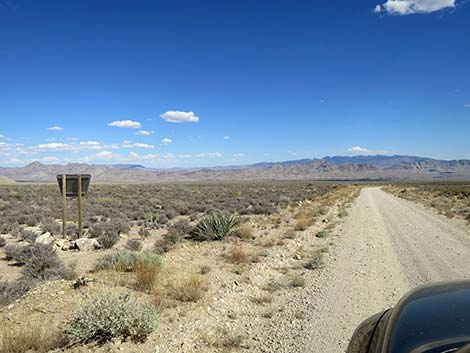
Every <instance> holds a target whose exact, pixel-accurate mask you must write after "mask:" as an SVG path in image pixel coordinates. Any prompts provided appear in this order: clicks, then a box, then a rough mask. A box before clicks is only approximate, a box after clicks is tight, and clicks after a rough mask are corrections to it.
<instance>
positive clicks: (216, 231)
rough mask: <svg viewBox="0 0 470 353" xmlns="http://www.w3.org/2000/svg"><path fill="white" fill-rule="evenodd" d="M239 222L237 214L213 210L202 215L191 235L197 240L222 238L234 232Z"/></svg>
mask: <svg viewBox="0 0 470 353" xmlns="http://www.w3.org/2000/svg"><path fill="white" fill-rule="evenodd" d="M239 224H240V219H239V218H238V216H236V215H233V214H229V213H226V212H215V213H213V214H211V215H208V216H205V217H203V218H202V219H201V220H200V221H199V222H198V224H196V226H195V227H194V229H193V231H192V235H193V237H194V239H196V240H199V241H203V240H222V239H224V238H225V237H227V236H229V235H232V234H235V233H236V232H237V230H238V227H239Z"/></svg>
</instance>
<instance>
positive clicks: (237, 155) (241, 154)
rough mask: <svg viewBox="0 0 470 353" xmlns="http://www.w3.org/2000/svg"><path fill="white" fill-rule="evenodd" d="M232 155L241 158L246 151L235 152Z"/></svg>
mask: <svg viewBox="0 0 470 353" xmlns="http://www.w3.org/2000/svg"><path fill="white" fill-rule="evenodd" d="M232 156H233V157H238V158H241V157H245V154H244V153H234V154H233V155H232Z"/></svg>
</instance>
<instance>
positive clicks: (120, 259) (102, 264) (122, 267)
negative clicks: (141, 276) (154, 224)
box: [94, 250, 162, 272]
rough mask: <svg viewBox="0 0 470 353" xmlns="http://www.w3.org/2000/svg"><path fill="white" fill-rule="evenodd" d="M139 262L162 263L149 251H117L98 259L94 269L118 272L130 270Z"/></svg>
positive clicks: (159, 264)
mask: <svg viewBox="0 0 470 353" xmlns="http://www.w3.org/2000/svg"><path fill="white" fill-rule="evenodd" d="M139 263H152V264H154V266H157V267H160V266H161V264H162V261H161V258H160V256H158V255H157V254H154V253H152V252H150V251H141V252H138V251H130V250H125V251H119V252H115V253H113V254H109V255H105V256H103V257H101V258H100V259H98V261H97V262H96V264H95V268H94V269H95V271H101V270H115V271H118V272H132V271H134V269H135V267H136V265H137V264H139Z"/></svg>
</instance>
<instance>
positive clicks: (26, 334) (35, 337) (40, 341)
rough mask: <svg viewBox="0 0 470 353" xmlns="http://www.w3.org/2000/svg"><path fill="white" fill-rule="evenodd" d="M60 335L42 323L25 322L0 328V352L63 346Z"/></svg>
mask: <svg viewBox="0 0 470 353" xmlns="http://www.w3.org/2000/svg"><path fill="white" fill-rule="evenodd" d="M64 344H65V342H64V341H63V340H62V339H61V337H60V335H59V334H58V333H57V332H56V331H55V330H51V328H50V327H47V328H46V327H45V326H44V325H42V324H31V322H29V321H28V323H27V324H22V325H20V326H14V327H8V326H7V325H4V326H2V328H1V329H0V352H2V353H24V352H41V353H42V352H49V351H51V350H54V349H57V348H60V347H62V346H64Z"/></svg>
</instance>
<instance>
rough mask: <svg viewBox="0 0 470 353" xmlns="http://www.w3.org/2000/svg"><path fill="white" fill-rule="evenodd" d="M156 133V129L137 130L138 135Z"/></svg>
mask: <svg viewBox="0 0 470 353" xmlns="http://www.w3.org/2000/svg"><path fill="white" fill-rule="evenodd" d="M154 133H155V131H150V130H139V131H136V133H135V134H136V135H139V136H150V135H153V134H154Z"/></svg>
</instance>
